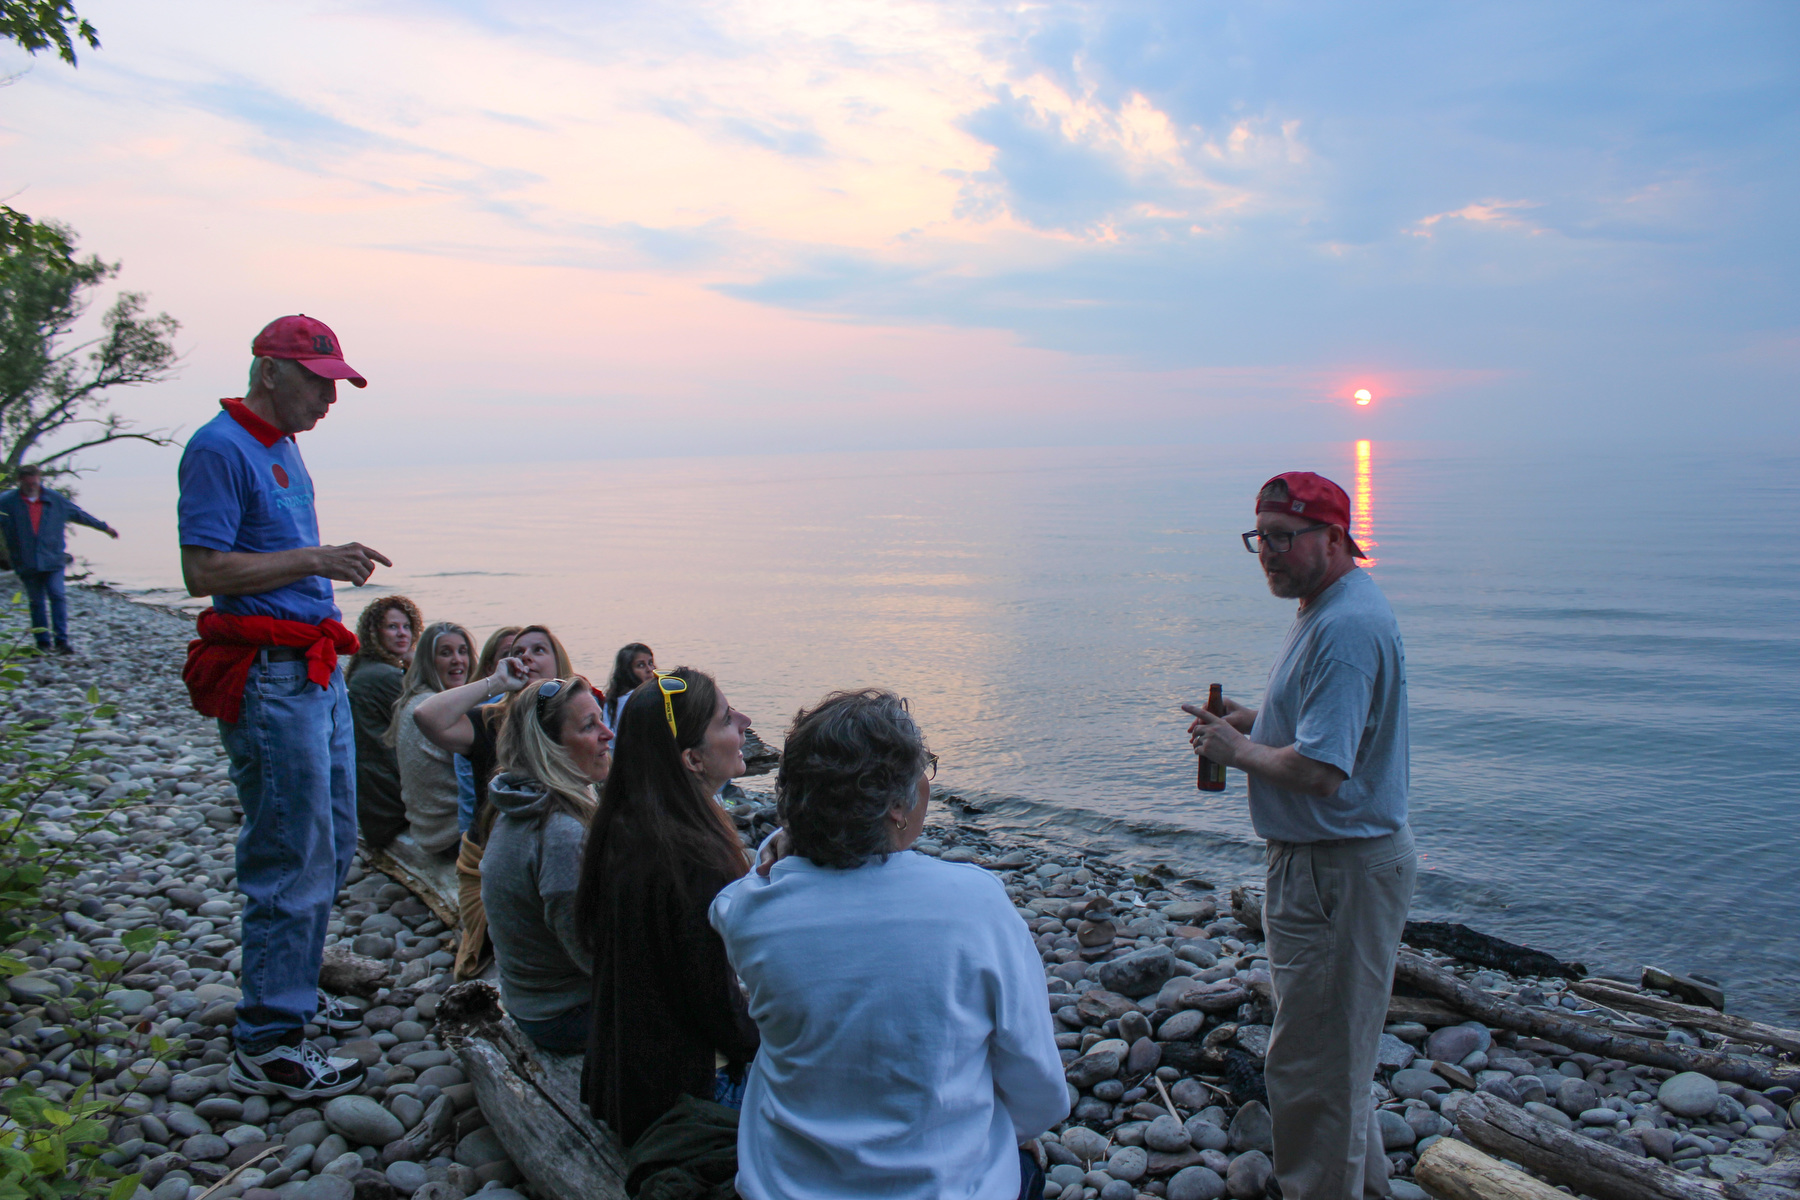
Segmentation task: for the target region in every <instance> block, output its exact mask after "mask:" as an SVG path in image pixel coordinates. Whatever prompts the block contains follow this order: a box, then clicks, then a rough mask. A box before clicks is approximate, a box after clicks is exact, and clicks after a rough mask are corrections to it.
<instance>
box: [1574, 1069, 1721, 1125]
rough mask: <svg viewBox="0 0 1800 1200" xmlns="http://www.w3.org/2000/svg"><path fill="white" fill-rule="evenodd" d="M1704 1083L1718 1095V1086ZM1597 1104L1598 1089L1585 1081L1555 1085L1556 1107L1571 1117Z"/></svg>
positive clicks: (1699, 1077) (1575, 1080) (1710, 1082)
mask: <svg viewBox="0 0 1800 1200" xmlns="http://www.w3.org/2000/svg"><path fill="white" fill-rule="evenodd" d="M1676 1078H1677V1079H1679V1078H1680V1076H1676ZM1695 1078H1697V1079H1706V1076H1704V1075H1698V1076H1695ZM1706 1082H1707V1084H1708V1085H1709V1086H1711V1087H1712V1088H1713V1094H1714V1096H1715V1097H1716V1096H1717V1095H1718V1085H1717V1084H1715V1083H1713V1081H1712V1080H1710V1079H1706ZM1663 1086H1664V1087H1667V1086H1668V1084H1664V1085H1663ZM1599 1103H1600V1089H1599V1088H1597V1087H1595V1086H1594V1085H1593V1084H1591V1083H1589V1082H1588V1081H1587V1080H1585V1079H1565V1080H1563V1081H1562V1082H1561V1083H1559V1084H1557V1085H1556V1107H1558V1108H1560V1109H1562V1110H1563V1111H1564V1112H1566V1113H1568V1114H1569V1115H1570V1116H1571V1117H1578V1116H1580V1115H1581V1114H1582V1113H1584V1112H1586V1111H1587V1110H1588V1109H1590V1108H1594V1107H1597V1106H1598V1105H1599ZM1664 1107H1665V1108H1666V1107H1668V1106H1667V1105H1664ZM1707 1111H1708V1112H1711V1111H1712V1110H1711V1109H1710V1108H1709V1109H1707Z"/></svg>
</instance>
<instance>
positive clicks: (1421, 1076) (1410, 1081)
mask: <svg viewBox="0 0 1800 1200" xmlns="http://www.w3.org/2000/svg"><path fill="white" fill-rule="evenodd" d="M1389 1086H1391V1087H1392V1088H1393V1091H1394V1095H1396V1096H1398V1097H1400V1098H1401V1099H1402V1100H1423V1099H1424V1098H1425V1093H1426V1092H1447V1091H1449V1090H1450V1084H1449V1082H1448V1081H1447V1080H1445V1079H1444V1077H1443V1076H1441V1075H1439V1074H1438V1073H1437V1072H1436V1071H1427V1070H1424V1069H1423V1068H1420V1067H1408V1068H1407V1069H1406V1070H1404V1071H1395V1072H1394V1078H1393V1080H1392V1082H1391V1083H1390V1085H1389Z"/></svg>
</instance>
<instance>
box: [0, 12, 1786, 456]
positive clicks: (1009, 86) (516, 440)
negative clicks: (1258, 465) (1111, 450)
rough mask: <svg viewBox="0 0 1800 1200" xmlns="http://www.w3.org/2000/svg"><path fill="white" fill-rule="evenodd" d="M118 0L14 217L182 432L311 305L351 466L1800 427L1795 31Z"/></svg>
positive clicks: (4, 96)
mask: <svg viewBox="0 0 1800 1200" xmlns="http://www.w3.org/2000/svg"><path fill="white" fill-rule="evenodd" d="M78 7H79V8H80V9H81V11H82V12H83V15H85V16H87V17H89V19H91V20H92V21H93V22H94V24H95V25H96V26H97V27H98V28H99V30H100V34H101V38H102V42H103V45H102V48H101V49H98V50H93V51H86V52H84V53H83V54H82V57H81V64H80V66H79V68H78V69H71V68H69V67H68V66H66V65H64V64H62V63H60V62H57V61H55V60H53V59H50V58H48V57H47V56H42V55H40V56H38V57H37V58H35V59H33V58H30V57H28V56H26V55H25V54H23V53H22V52H20V51H17V50H16V49H8V50H6V51H4V52H0V70H5V71H7V72H12V73H19V72H23V74H22V75H21V76H20V77H19V78H17V79H16V80H15V81H14V82H13V83H12V84H11V86H9V87H6V88H4V89H0V192H5V193H10V194H11V196H12V198H11V200H10V203H12V204H13V205H14V206H16V207H19V208H21V209H23V210H25V211H27V212H30V213H32V214H34V215H38V216H43V217H52V218H56V219H60V220H63V221H65V222H67V223H69V224H70V225H72V226H74V227H75V228H76V230H78V231H79V233H80V234H81V237H82V240H83V245H84V247H85V248H86V249H88V250H92V251H94V252H96V253H99V254H101V255H102V256H103V257H105V258H107V259H109V260H120V261H122V262H123V263H124V265H125V271H124V274H123V277H122V280H121V283H122V285H123V286H127V287H130V288H133V289H137V290H141V291H145V292H148V293H150V295H151V303H152V307H153V308H155V309H166V310H167V311H169V312H170V313H172V314H173V315H175V316H176V317H177V318H179V319H180V320H181V321H182V323H183V330H182V333H181V336H180V343H181V346H182V348H183V350H184V351H185V353H186V360H185V366H184V369H183V372H182V375H181V378H180V379H179V381H178V382H176V383H174V384H170V385H165V386H162V387H159V388H156V389H153V390H150V391H146V392H143V393H140V394H139V395H137V396H132V397H128V398H127V401H126V403H127V404H128V405H129V407H130V408H131V409H132V411H133V412H135V413H139V414H141V415H143V416H144V417H146V418H147V419H149V420H151V421H152V422H156V423H162V424H168V425H183V426H186V427H188V428H190V429H191V428H192V427H193V426H194V425H195V424H197V423H198V422H200V421H202V420H204V419H206V417H207V416H208V415H209V414H210V412H211V411H212V409H211V405H212V402H213V400H214V399H215V398H216V397H218V396H221V395H227V394H231V395H235V394H238V392H239V391H240V390H241V387H242V379H243V375H244V367H245V365H246V362H247V347H248V343H249V339H250V337H251V335H252V334H253V333H254V332H255V331H256V329H257V328H258V327H259V326H260V325H261V324H262V323H263V322H264V321H266V320H267V319H269V318H270V317H273V316H276V315H279V314H281V313H284V312H291V311H305V312H308V313H311V314H313V315H315V316H318V317H321V318H323V319H325V320H326V321H328V322H330V323H331V324H332V325H333V326H334V327H335V328H336V330H337V331H338V333H339V334H340V336H341V337H342V339H343V342H344V345H345V347H346V349H347V351H348V354H349V358H350V361H351V362H352V363H353V364H355V365H356V366H357V367H358V368H360V369H361V370H362V371H363V372H364V373H366V374H367V375H368V376H369V378H370V380H371V387H370V388H369V389H368V391H366V392H352V391H350V390H349V389H345V397H344V402H342V403H340V406H339V411H338V412H337V413H335V414H334V415H333V416H332V417H331V418H330V419H328V420H327V422H326V423H325V424H324V425H322V426H321V427H320V430H319V431H318V432H317V433H315V434H314V435H312V438H311V440H309V442H308V454H309V457H314V456H317V455H320V454H330V455H332V457H333V458H334V459H335V460H337V461H340V462H347V461H351V460H357V459H361V460H364V461H367V460H369V459H370V458H373V457H387V458H391V459H394V460H397V461H402V462H420V463H424V462H433V461H452V462H471V461H483V460H486V461H493V462H519V461H530V460H534V459H550V458H554V459H581V458H608V457H618V456H640V455H675V454H683V453H701V454H715V453H730V452H735V451H749V452H756V451H765V450H774V449H812V448H818V449H871V448H881V447H909V448H916V447H932V446H964V447H968V446H973V447H980V446H1004V445H1082V444H1094V443H1143V442H1168V441H1175V442H1204V441H1207V440H1211V439H1220V440H1232V441H1236V440H1243V439H1249V438H1255V439H1258V440H1262V439H1267V438H1286V437H1294V438H1300V439H1309V440H1310V439H1320V438H1336V437H1345V436H1352V435H1358V436H1373V437H1430V438H1517V437H1542V436H1549V437H1557V438H1569V439H1582V438H1605V437H1609V436H1615V435H1618V434H1623V435H1627V436H1632V437H1639V436H1656V435H1663V436H1669V437H1680V438H1684V439H1685V438H1694V437H1705V436H1709V435H1715V434H1719V435H1731V436H1742V435H1747V434H1748V435H1756V436H1766V435H1768V434H1770V433H1774V434H1777V435H1781V436H1789V435H1792V434H1794V433H1795V432H1797V431H1800V420H1797V419H1796V406H1795V399H1796V391H1797V384H1800V311H1797V305H1796V276H1797V271H1796V267H1797V265H1800V253H1797V250H1800V247H1797V239H1796V221H1795V215H1794V214H1795V212H1796V208H1797V203H1796V197H1797V196H1800V155H1797V154H1796V153H1795V147H1796V145H1800V119H1797V115H1800V72H1796V71H1795V70H1794V64H1795V63H1796V62H1800V8H1796V7H1795V6H1794V5H1792V4H1789V3H1683V4H1674V3H1631V4H1625V3H1596V4H1582V5H1568V4H1553V3H1539V2H1532V0H1526V2H1520V3H1508V4H1487V5H1439V4H1415V3H1363V4H1334V3H1325V4H1310V5H1294V4H1285V3H1262V4H1212V3H1199V2H1196V0H1170V2H1166V3H1164V2H1148V0H1107V2H1103V3H1089V4H1076V3H1055V2H1050V3H927V2H923V0H911V2H907V3H870V2H866V0H831V2H829V3H824V2H811V0H791V2H785V3H784V2H778V0H758V2H756V3H741V2H734V0H716V2H698V3H695V2H686V0H659V2H657V3H653V4H652V3H610V4H595V3H579V4H577V3H559V2H554V0H551V2H543V3H535V4H530V5H524V4H517V3H513V4H499V3H485V2H482V0H446V2H444V3H426V2H423V0H412V2H406V0H399V2H396V0H386V2H384V3H380V4H376V3H358V2H353V0H340V2H338V3H316V2H300V3H292V4H284V5H279V6H277V5H262V4H243V3H223V2H212V0H207V2H199V0H163V2H159V3H156V4H143V3H127V2H126V0H86V2H85V3H81V4H79V5H78ZM1357 387H1369V388H1371V389H1372V390H1373V391H1374V392H1375V394H1376V403H1375V404H1373V405H1371V406H1370V407H1369V408H1368V409H1366V410H1358V409H1356V408H1355V406H1354V405H1353V404H1351V402H1350V399H1349V397H1350V394H1351V393H1352V391H1353V390H1354V389H1355V388H1357Z"/></svg>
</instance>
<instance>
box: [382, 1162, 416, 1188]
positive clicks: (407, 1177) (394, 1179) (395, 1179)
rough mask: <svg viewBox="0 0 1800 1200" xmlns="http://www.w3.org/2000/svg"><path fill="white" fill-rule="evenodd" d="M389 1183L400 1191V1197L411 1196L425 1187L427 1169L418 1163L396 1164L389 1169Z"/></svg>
mask: <svg viewBox="0 0 1800 1200" xmlns="http://www.w3.org/2000/svg"><path fill="white" fill-rule="evenodd" d="M387 1182H389V1184H392V1186H394V1189H396V1191H400V1195H403V1196H410V1195H412V1193H416V1191H418V1189H419V1187H423V1186H425V1168H423V1166H419V1164H418V1162H394V1164H392V1166H389V1168H387Z"/></svg>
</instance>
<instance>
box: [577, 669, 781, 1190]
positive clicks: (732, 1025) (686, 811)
mask: <svg viewBox="0 0 1800 1200" xmlns="http://www.w3.org/2000/svg"><path fill="white" fill-rule="evenodd" d="M749 723H750V722H749V719H748V718H747V717H745V716H744V715H743V714H742V713H740V712H738V711H736V710H735V709H733V708H732V707H731V705H730V704H729V703H727V702H726V699H725V696H724V695H723V693H721V692H720V691H719V689H718V685H717V684H715V683H714V682H713V680H712V678H711V676H708V675H705V674H702V673H701V672H699V671H695V670H691V669H689V668H687V667H681V668H678V669H676V670H675V671H673V672H669V673H666V674H665V673H661V672H659V673H658V674H657V676H656V677H655V679H654V680H653V682H652V683H651V684H646V685H644V686H642V687H639V688H638V689H637V690H636V691H634V692H633V693H632V694H631V699H630V700H628V701H627V702H626V704H625V707H624V710H623V711H622V712H621V714H620V717H619V737H618V740H617V742H616V743H615V746H616V749H615V751H614V754H613V762H612V769H611V772H610V773H609V774H608V775H607V778H606V787H605V789H604V790H603V791H602V792H601V795H600V811H599V813H598V814H597V815H596V816H595V818H594V824H593V826H592V828H591V829H590V830H589V832H588V842H587V851H586V853H585V854H584V856H583V861H582V871H581V892H580V896H579V898H578V900H577V908H578V912H579V914H580V919H581V928H582V930H583V931H584V932H585V933H586V935H587V936H588V938H589V939H590V944H591V946H592V947H593V954H594V991H593V1027H592V1038H591V1041H590V1042H589V1045H588V1059H587V1070H586V1072H585V1076H584V1081H583V1090H584V1093H585V1099H586V1100H587V1104H588V1107H589V1109H591V1110H592V1112H593V1114H594V1116H595V1117H596V1118H597V1119H599V1120H601V1121H604V1122H606V1123H607V1124H608V1125H610V1126H612V1129H613V1132H614V1133H616V1134H617V1135H618V1137H619V1141H620V1142H621V1143H622V1144H623V1145H625V1146H627V1147H631V1146H633V1144H634V1143H636V1142H637V1141H638V1140H639V1138H640V1136H641V1135H643V1133H644V1132H645V1130H646V1129H649V1128H650V1127H651V1126H652V1125H653V1124H655V1123H656V1122H657V1121H658V1120H659V1118H662V1117H664V1115H665V1114H668V1113H669V1112H670V1110H671V1109H674V1108H676V1106H677V1105H678V1104H680V1105H682V1106H683V1107H682V1113H678V1114H676V1119H677V1120H679V1119H681V1117H682V1115H683V1114H687V1113H693V1114H696V1115H697V1117H698V1119H700V1120H701V1121H703V1122H710V1123H711V1125H712V1127H713V1128H714V1129H715V1130H716V1129H717V1128H719V1127H720V1125H721V1124H722V1123H723V1124H724V1125H726V1126H728V1128H727V1129H726V1134H727V1139H726V1140H727V1149H729V1145H730V1144H731V1143H732V1142H734V1141H735V1124H736V1115H737V1114H736V1113H735V1112H734V1111H728V1110H724V1109H720V1108H719V1106H718V1105H717V1104H716V1103H715V1100H716V1099H727V1100H729V1099H735V1097H734V1096H732V1094H731V1092H732V1088H733V1086H734V1083H735V1080H736V1079H739V1078H741V1077H742V1074H743V1068H744V1064H745V1063H746V1062H748V1061H749V1060H750V1058H751V1057H752V1056H754V1055H755V1053H756V1043H757V1036H756V1026H755V1025H754V1024H753V1023H752V1022H751V1021H750V1018H749V1016H748V1015H747V1014H746V1013H745V1011H744V997H743V993H742V991H741V990H740V989H739V987H738V984H737V979H736V977H735V976H733V975H732V973H731V967H730V965H729V964H728V963H727V962H726V961H725V947H724V945H723V944H722V943H721V942H720V941H719V935H718V934H716V933H714V932H713V929H712V927H711V926H710V925H708V924H707V920H706V909H707V906H708V905H709V904H711V903H712V899H713V897H714V896H716V895H717V894H718V892H719V889H720V888H722V887H724V886H725V885H726V884H727V883H730V882H731V881H732V880H734V879H736V878H738V877H739V876H741V875H742V874H743V873H744V870H745V866H746V857H745V854H744V850H743V845H742V843H741V842H740V841H739V840H738V835H737V831H736V829H735V828H734V827H733V826H732V823H731V820H730V818H728V817H727V816H726V815H725V813H724V811H723V810H722V809H721V808H720V807H719V806H718V805H717V804H716V803H714V802H713V798H712V797H713V794H714V793H715V792H717V791H718V789H719V788H720V786H722V785H723V784H724V782H725V781H726V780H727V779H730V778H732V777H734V776H736V775H739V774H741V773H742V772H743V769H744V756H743V744H744V729H745V727H746V726H748V725H749ZM721 1060H723V1062H724V1064H725V1065H724V1067H723V1068H720V1067H719V1062H720V1061H721ZM684 1097H687V1098H688V1099H684ZM727 1157H728V1158H729V1157H734V1156H731V1155H727ZM727 1165H728V1166H730V1167H732V1168H733V1169H735V1163H728V1164H727ZM729 1178H730V1174H729V1171H727V1172H726V1174H725V1176H724V1179H725V1180H726V1181H728V1180H729ZM641 1182H642V1181H641V1180H639V1181H637V1182H634V1183H628V1189H629V1190H630V1191H631V1192H632V1194H634V1195H635V1194H636V1193H637V1189H638V1187H639V1186H640V1185H641Z"/></svg>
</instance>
